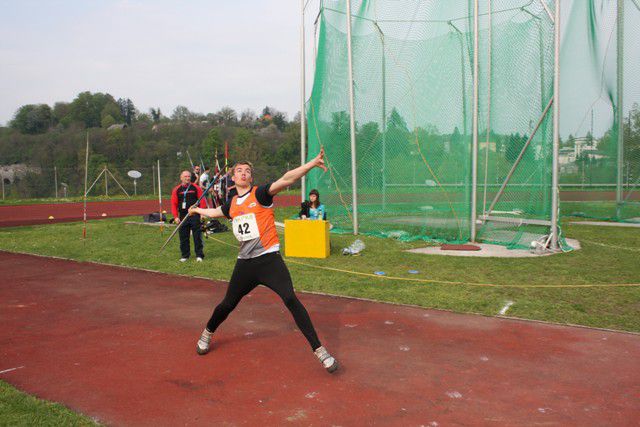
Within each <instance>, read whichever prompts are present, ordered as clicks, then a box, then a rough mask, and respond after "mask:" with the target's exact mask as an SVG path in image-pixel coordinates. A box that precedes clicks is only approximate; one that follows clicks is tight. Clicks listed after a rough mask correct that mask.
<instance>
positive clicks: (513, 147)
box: [505, 133, 532, 163]
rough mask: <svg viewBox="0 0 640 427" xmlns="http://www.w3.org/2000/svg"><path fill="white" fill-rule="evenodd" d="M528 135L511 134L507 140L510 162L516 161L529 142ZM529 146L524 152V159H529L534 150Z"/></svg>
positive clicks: (507, 154) (507, 152) (507, 155)
mask: <svg viewBox="0 0 640 427" xmlns="http://www.w3.org/2000/svg"><path fill="white" fill-rule="evenodd" d="M527 139H528V138H527V136H526V135H523V136H520V134H519V133H516V134H511V135H509V139H508V142H507V151H506V153H505V154H506V158H507V160H508V161H509V162H511V163H514V162H515V161H516V159H517V158H518V156H519V155H520V152H521V151H522V149H523V148H524V145H525V144H526V143H527ZM529 148H530V147H527V151H526V152H525V154H524V159H527V158H529V157H530V156H531V153H532V151H531V150H530V149H529Z"/></svg>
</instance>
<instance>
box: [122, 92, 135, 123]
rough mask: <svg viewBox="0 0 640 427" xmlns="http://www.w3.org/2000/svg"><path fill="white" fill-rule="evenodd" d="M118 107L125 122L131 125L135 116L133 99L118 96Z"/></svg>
mask: <svg viewBox="0 0 640 427" xmlns="http://www.w3.org/2000/svg"><path fill="white" fill-rule="evenodd" d="M118 107H120V115H121V116H122V118H123V120H124V121H125V123H126V124H128V125H129V126H131V123H132V122H133V121H134V120H135V118H136V107H135V105H133V101H131V100H130V99H129V98H127V99H123V98H119V99H118Z"/></svg>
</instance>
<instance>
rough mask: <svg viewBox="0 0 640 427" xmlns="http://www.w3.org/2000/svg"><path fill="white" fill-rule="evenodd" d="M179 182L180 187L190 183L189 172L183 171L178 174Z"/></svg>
mask: <svg viewBox="0 0 640 427" xmlns="http://www.w3.org/2000/svg"><path fill="white" fill-rule="evenodd" d="M180 182H181V183H182V185H187V184H189V183H190V182H191V172H189V171H183V172H182V173H181V174H180Z"/></svg>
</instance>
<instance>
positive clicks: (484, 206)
mask: <svg viewBox="0 0 640 427" xmlns="http://www.w3.org/2000/svg"><path fill="white" fill-rule="evenodd" d="M491 14H492V8H491V0H487V27H488V30H487V117H486V121H487V124H486V127H487V130H486V142H485V144H486V146H485V151H484V152H485V154H484V187H483V192H482V215H486V213H487V185H488V178H489V142H490V139H491V77H492V75H491V65H492V55H493V50H492V42H493V39H492V37H493V28H492V16H491Z"/></svg>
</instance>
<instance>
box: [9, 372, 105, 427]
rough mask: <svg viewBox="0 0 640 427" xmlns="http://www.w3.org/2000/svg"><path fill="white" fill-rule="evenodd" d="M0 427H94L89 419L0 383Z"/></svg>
mask: <svg viewBox="0 0 640 427" xmlns="http://www.w3.org/2000/svg"><path fill="white" fill-rule="evenodd" d="M0 425H1V426H70V425H72V426H95V425H98V424H96V423H95V422H94V421H93V420H92V419H91V418H87V417H84V416H82V415H78V414H76V413H74V412H72V411H70V410H69V409H67V408H65V407H64V406H62V405H60V404H58V403H51V402H47V401H45V400H40V399H36V398H35V397H32V396H29V395H28V394H24V393H22V392H20V391H18V390H16V389H15V388H14V387H12V386H10V385H9V384H7V383H5V382H4V381H0Z"/></svg>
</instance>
